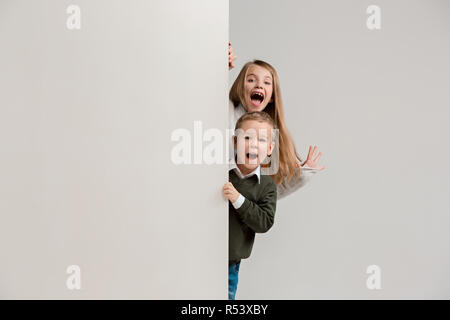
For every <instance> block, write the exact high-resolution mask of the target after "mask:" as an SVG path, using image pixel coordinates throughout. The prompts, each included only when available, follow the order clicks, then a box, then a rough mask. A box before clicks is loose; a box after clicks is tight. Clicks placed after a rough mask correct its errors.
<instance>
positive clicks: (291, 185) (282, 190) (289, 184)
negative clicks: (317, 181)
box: [277, 167, 317, 200]
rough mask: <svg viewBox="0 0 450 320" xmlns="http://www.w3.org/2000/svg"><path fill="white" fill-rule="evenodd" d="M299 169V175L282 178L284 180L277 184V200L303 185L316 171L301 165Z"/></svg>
mask: <svg viewBox="0 0 450 320" xmlns="http://www.w3.org/2000/svg"><path fill="white" fill-rule="evenodd" d="M301 170H302V171H301V174H300V176H294V177H292V178H291V179H290V180H288V179H284V181H283V182H281V183H280V184H279V185H278V186H277V193H278V200H280V199H283V198H284V197H286V196H287V195H289V194H291V193H293V192H294V191H296V190H298V189H300V188H301V187H303V186H304V185H305V184H307V183H308V182H309V181H310V180H311V178H312V176H314V175H315V174H316V171H317V170H315V169H311V168H308V167H302V169H301Z"/></svg>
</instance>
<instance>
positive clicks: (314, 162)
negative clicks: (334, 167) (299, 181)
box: [302, 146, 325, 170]
mask: <svg viewBox="0 0 450 320" xmlns="http://www.w3.org/2000/svg"><path fill="white" fill-rule="evenodd" d="M316 152H317V146H314V148H313V147H312V146H309V151H308V156H307V157H306V161H305V162H303V164H302V167H307V168H311V169H316V170H323V169H325V166H319V159H320V157H321V156H322V152H319V154H318V155H317V156H315V153H316Z"/></svg>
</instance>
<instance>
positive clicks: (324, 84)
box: [230, 0, 450, 299]
mask: <svg viewBox="0 0 450 320" xmlns="http://www.w3.org/2000/svg"><path fill="white" fill-rule="evenodd" d="M372 4H375V5H378V6H380V8H381V30H378V31H370V30H368V29H367V27H366V19H367V16H368V15H367V14H366V8H367V7H368V6H369V5H372ZM449 14H450V3H449V2H448V1H444V0H442V1H436V0H434V1H424V0H422V1H419V0H414V1H410V0H408V1H398V0H396V1H382V0H379V1H375V2H373V1H360V0H358V1H356V0H353V1H288V0H280V1H269V0H246V1H241V0H231V1H230V40H231V42H232V44H233V47H234V49H235V52H236V55H237V56H238V59H237V61H236V64H237V66H236V68H235V69H234V70H232V72H231V74H230V80H231V82H230V85H231V83H232V81H234V79H235V78H236V76H237V74H238V72H239V70H240V69H241V67H242V65H243V64H244V63H245V62H247V61H248V60H251V59H254V58H259V59H263V60H266V61H268V62H269V63H271V64H272V65H273V66H274V67H275V68H276V69H277V71H278V73H279V76H280V81H281V88H282V94H283V100H284V106H285V112H286V119H287V124H288V128H289V129H290V131H291V133H292V135H293V137H294V139H295V142H296V146H297V148H298V151H299V153H300V154H301V156H303V157H306V155H307V150H308V146H309V145H310V144H312V145H313V144H316V145H318V146H319V149H320V150H321V151H322V152H323V156H322V163H323V164H324V165H326V169H325V171H324V172H322V173H320V174H319V175H318V176H316V177H315V178H314V179H313V180H312V181H311V182H310V184H309V185H307V186H306V187H305V188H303V189H301V190H300V191H298V192H296V193H295V194H294V195H291V196H289V197H288V198H286V199H284V200H281V201H280V202H278V207H277V216H276V221H275V225H274V227H273V228H272V229H271V230H270V231H269V232H268V233H267V234H264V235H257V238H256V242H255V246H254V249H253V253H252V256H251V258H250V259H248V260H244V261H243V262H242V264H241V269H240V273H239V277H240V279H239V285H238V290H237V295H236V298H237V299H252V298H254V299H305V298H308V299H314V298H344V299H345V298H356V299H378V298H385V299H396V298H412V299H416V298H426V299H428V298H446V299H448V298H450V276H449V273H448V270H449V269H450V233H449V227H450V216H449V208H450V206H449V203H450V200H449V199H450V198H449V194H450V193H449V191H450V188H449V181H450V179H449V178H450V170H449V169H448V163H449V161H450V151H449V149H448V137H449V136H450V129H449V127H448V120H449V119H450V110H449V107H450V90H449V89H450V58H449V57H450V20H449ZM373 264H375V265H378V266H380V268H381V290H368V289H367V287H366V279H367V277H368V275H367V274H366V268H367V266H369V265H373Z"/></svg>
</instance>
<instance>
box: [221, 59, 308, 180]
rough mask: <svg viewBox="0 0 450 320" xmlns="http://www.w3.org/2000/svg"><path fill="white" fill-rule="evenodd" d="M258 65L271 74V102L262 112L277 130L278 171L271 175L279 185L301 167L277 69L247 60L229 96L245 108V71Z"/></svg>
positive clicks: (266, 64)
mask: <svg viewBox="0 0 450 320" xmlns="http://www.w3.org/2000/svg"><path fill="white" fill-rule="evenodd" d="M252 65H258V66H261V67H263V68H265V69H267V70H268V71H269V72H270V73H271V75H272V86H273V92H272V102H269V103H268V104H267V106H266V107H265V108H264V110H263V111H264V112H267V113H268V114H269V115H270V116H271V117H272V119H273V121H274V122H275V125H276V128H277V129H278V130H279V146H278V148H279V164H278V165H279V167H278V171H277V172H276V173H275V174H274V175H271V178H272V179H273V180H274V182H275V184H276V185H279V184H280V183H281V182H283V181H284V180H285V179H286V180H289V179H291V178H292V177H294V176H299V175H300V174H301V167H300V166H299V165H298V161H300V162H302V159H301V158H300V156H299V155H298V154H297V151H296V149H295V145H294V141H293V140H292V137H291V134H290V133H289V131H288V129H287V127H286V123H285V120H284V111H283V102H282V100H281V89H280V81H279V79H278V74H277V71H276V70H275V68H274V67H272V66H271V65H270V64H269V63H267V62H265V61H262V60H253V61H250V62H247V63H246V64H245V65H244V66H243V67H242V69H241V71H240V72H239V75H238V76H237V78H236V80H235V81H234V83H233V86H232V87H231V89H230V95H229V98H230V100H231V102H232V103H233V105H234V107H237V106H239V104H242V106H243V107H244V109H245V110H247V106H245V105H244V101H245V99H244V94H245V88H244V86H245V81H246V79H247V72H248V69H249V68H250V66H252Z"/></svg>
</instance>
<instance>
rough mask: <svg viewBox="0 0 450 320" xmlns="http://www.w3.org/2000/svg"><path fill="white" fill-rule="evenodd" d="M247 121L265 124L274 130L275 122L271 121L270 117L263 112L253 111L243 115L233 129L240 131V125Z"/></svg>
mask: <svg viewBox="0 0 450 320" xmlns="http://www.w3.org/2000/svg"><path fill="white" fill-rule="evenodd" d="M249 120H255V121H259V122H266V123H268V124H270V126H271V127H272V128H273V129H275V127H276V126H275V122H274V121H273V119H272V117H271V116H270V115H269V114H268V113H267V112H264V111H254V112H247V113H244V114H243V115H242V116H241V117H240V118H239V119H238V121H237V122H236V127H235V128H234V129H235V130H237V129H241V128H242V123H244V121H249Z"/></svg>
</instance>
